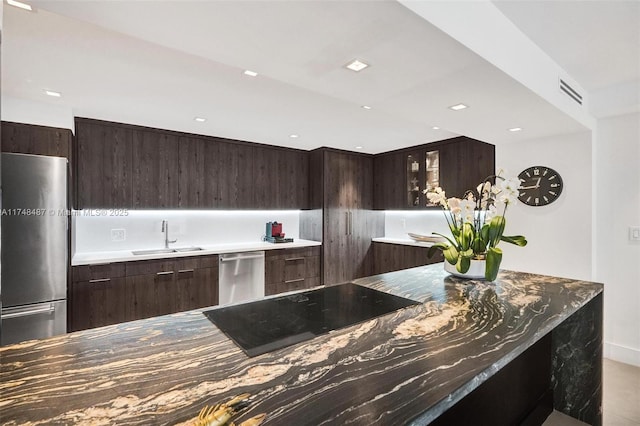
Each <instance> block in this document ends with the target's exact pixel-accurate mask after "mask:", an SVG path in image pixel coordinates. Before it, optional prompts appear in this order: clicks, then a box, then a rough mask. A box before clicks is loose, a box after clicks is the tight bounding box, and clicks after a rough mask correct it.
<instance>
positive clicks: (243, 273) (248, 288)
mask: <svg viewBox="0 0 640 426" xmlns="http://www.w3.org/2000/svg"><path fill="white" fill-rule="evenodd" d="M219 262H220V268H219V288H218V292H219V293H218V295H219V300H220V304H221V305H228V304H230V303H238V302H247V301H250V300H256V299H260V298H262V297H264V252H263V251H250V252H244V253H227V254H221V255H220V257H219Z"/></svg>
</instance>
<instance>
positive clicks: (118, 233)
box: [111, 229, 127, 242]
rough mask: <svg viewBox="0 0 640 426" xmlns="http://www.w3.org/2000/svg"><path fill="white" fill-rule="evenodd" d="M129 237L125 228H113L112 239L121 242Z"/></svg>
mask: <svg viewBox="0 0 640 426" xmlns="http://www.w3.org/2000/svg"><path fill="white" fill-rule="evenodd" d="M126 239H127V231H126V230H125V229H112V230H111V241H114V242H119V241H124V240H126Z"/></svg>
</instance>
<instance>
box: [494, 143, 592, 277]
mask: <svg viewBox="0 0 640 426" xmlns="http://www.w3.org/2000/svg"><path fill="white" fill-rule="evenodd" d="M536 165H540V166H548V167H551V168H553V169H554V170H556V171H557V172H558V173H560V175H561V176H562V179H563V182H564V190H563V192H562V194H561V195H560V197H559V198H558V199H557V200H556V201H555V202H553V203H551V204H550V205H548V206H542V207H530V206H527V205H525V204H522V203H518V204H516V205H515V206H513V207H510V209H509V210H508V211H507V216H506V219H507V228H506V231H505V234H506V235H524V236H525V237H526V238H527V241H528V245H527V246H526V247H516V246H513V245H511V244H505V243H502V244H501V245H500V246H501V247H502V249H503V251H504V256H503V259H502V265H501V266H502V267H503V268H505V269H512V270H517V271H524V272H534V273H539V274H546V275H555V276H560V277H568V278H576V279H585V280H591V279H592V275H591V263H592V252H591V235H592V231H591V228H592V212H591V207H592V206H591V198H592V181H591V132H585V133H580V134H571V135H561V136H554V137H549V138H544V139H537V140H530V141H527V142H526V143H515V142H514V143H510V144H504V145H500V146H497V147H496V166H497V168H504V169H507V170H508V172H509V174H510V175H518V174H519V173H520V172H521V171H522V170H524V169H525V168H527V167H530V166H536Z"/></svg>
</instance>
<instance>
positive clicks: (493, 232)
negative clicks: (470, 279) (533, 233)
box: [424, 170, 527, 281]
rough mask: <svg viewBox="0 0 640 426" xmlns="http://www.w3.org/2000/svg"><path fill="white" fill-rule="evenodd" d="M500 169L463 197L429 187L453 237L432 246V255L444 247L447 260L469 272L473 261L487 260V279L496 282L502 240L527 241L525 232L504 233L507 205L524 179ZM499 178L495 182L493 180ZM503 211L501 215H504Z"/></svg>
mask: <svg viewBox="0 0 640 426" xmlns="http://www.w3.org/2000/svg"><path fill="white" fill-rule="evenodd" d="M503 173H504V172H503V171H502V170H500V171H499V172H498V174H497V175H495V176H490V177H488V178H487V179H485V180H484V181H483V182H482V183H481V184H480V185H478V187H477V188H476V189H475V190H468V191H467V192H466V193H465V194H464V197H463V198H461V199H460V198H455V197H452V198H447V197H446V194H445V191H444V190H443V189H442V188H440V187H438V188H435V189H434V190H425V191H424V193H425V194H426V195H427V199H428V200H429V202H430V203H431V204H435V205H440V206H442V208H443V210H444V214H445V218H446V220H447V223H448V225H449V229H450V230H451V234H452V235H453V238H449V237H447V236H445V235H442V234H438V233H437V232H434V234H436V235H440V236H441V237H444V238H445V239H446V240H447V242H441V243H436V244H434V245H433V246H431V248H430V249H429V257H431V256H433V254H434V253H435V251H436V250H441V251H442V253H443V255H444V258H445V261H446V262H449V263H450V264H451V265H455V267H456V270H457V271H458V272H460V273H465V272H467V271H468V270H469V267H470V266H471V260H472V259H473V260H486V269H485V279H487V280H489V281H493V280H495V279H496V277H497V275H498V269H499V268H500V262H502V250H501V249H500V248H498V247H497V245H498V243H499V242H500V241H505V242H507V243H511V244H515V245H517V246H520V247H523V246H525V245H527V240H526V239H525V237H523V236H522V235H515V236H510V237H509V236H506V235H503V232H504V229H505V226H506V219H505V214H506V212H507V207H509V206H510V205H511V204H515V203H516V200H517V199H518V189H519V188H520V179H518V178H517V177H512V178H505V177H503V176H502V174H503ZM494 179H495V181H496V183H495V184H492V181H494ZM500 213H501V214H500Z"/></svg>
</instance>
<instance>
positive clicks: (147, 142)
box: [132, 131, 180, 209]
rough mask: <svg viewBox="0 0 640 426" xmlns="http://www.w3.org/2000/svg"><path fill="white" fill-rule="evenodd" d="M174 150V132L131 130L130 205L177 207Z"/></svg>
mask: <svg viewBox="0 0 640 426" xmlns="http://www.w3.org/2000/svg"><path fill="white" fill-rule="evenodd" d="M178 153H179V150H178V137H177V136H175V135H171V134H167V133H162V132H155V131H134V132H133V179H132V183H133V208H135V209H145V208H160V209H161V208H177V207H180V205H179V198H180V197H179V195H178V181H179V175H180V173H179V168H178V165H179V158H178Z"/></svg>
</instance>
